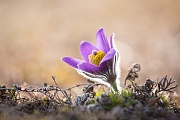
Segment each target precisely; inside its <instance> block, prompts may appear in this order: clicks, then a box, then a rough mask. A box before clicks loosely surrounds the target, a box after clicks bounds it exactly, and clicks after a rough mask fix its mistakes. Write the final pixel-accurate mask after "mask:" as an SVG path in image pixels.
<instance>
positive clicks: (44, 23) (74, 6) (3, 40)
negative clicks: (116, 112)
mask: <svg viewBox="0 0 180 120" xmlns="http://www.w3.org/2000/svg"><path fill="white" fill-rule="evenodd" d="M100 27H104V29H105V32H106V34H107V36H108V38H109V37H110V35H111V33H113V32H114V33H115V35H116V36H115V39H116V43H117V47H118V49H119V52H120V54H121V71H122V76H121V83H122V85H123V84H124V79H125V77H126V75H127V73H128V68H129V67H131V66H132V64H133V63H135V62H138V63H140V64H141V67H142V69H141V72H140V74H139V79H138V81H137V82H138V84H141V83H142V82H143V81H145V80H146V78H150V79H153V80H157V79H158V78H159V79H161V78H162V77H163V76H165V75H168V77H170V76H172V77H173V79H175V80H177V82H179V83H180V63H179V61H180V1H179V0H166V1H164V0H112V1H110V0H96V1H95V0H89V1H82V0H76V1H72V0H71V1H70V0H66V1H65V0H53V1H49V0H33V1H32V0H23V1H21V0H11V1H9V0H0V84H6V85H10V86H11V85H12V84H14V83H18V84H23V83H24V82H26V83H27V84H33V85H37V86H41V85H42V84H43V83H44V82H47V83H48V84H54V82H53V80H52V79H51V76H56V80H57V83H58V85H59V86H61V87H63V88H66V87H69V86H70V85H74V84H78V83H82V82H83V83H84V82H86V80H85V78H83V77H81V76H80V75H79V74H77V73H76V71H75V70H74V69H72V68H71V67H70V66H68V65H67V64H66V63H64V62H62V61H61V57H63V56H72V57H75V58H79V59H81V55H80V53H79V44H80V42H81V41H82V40H87V41H90V42H93V43H94V44H95V42H96V38H95V37H96V32H97V31H98V29H99V28H100ZM176 90H178V91H180V87H178V88H177V89H176Z"/></svg>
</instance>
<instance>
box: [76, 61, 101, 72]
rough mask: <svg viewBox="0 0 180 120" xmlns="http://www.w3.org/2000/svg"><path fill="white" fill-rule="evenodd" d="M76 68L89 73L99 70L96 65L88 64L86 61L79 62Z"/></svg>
mask: <svg viewBox="0 0 180 120" xmlns="http://www.w3.org/2000/svg"><path fill="white" fill-rule="evenodd" d="M78 68H79V69H80V70H83V71H85V72H89V73H92V74H97V73H98V71H100V68H99V67H98V66H95V65H93V64H90V63H88V62H83V63H81V64H79V65H78Z"/></svg>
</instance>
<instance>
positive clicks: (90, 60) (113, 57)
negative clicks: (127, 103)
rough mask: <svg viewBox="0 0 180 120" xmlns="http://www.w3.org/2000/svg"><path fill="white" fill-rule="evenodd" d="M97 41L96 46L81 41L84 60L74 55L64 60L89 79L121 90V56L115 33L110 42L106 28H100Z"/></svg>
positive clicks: (115, 89)
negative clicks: (115, 41) (117, 47)
mask: <svg viewBox="0 0 180 120" xmlns="http://www.w3.org/2000/svg"><path fill="white" fill-rule="evenodd" d="M96 42H97V45H96V46H95V45H93V44H92V43H90V42H86V41H83V42H81V44H80V53H81V55H82V57H83V59H84V61H83V60H79V59H75V58H72V57H63V58H62V60H63V61H64V62H66V63H67V64H69V65H70V66H72V67H73V68H75V69H76V70H77V72H78V73H79V74H81V75H82V76H84V77H86V78H87V79H90V80H92V81H96V82H99V83H102V84H105V85H107V86H108V87H110V88H112V90H114V91H121V87H120V80H119V77H120V56H119V54H118V52H117V49H116V46H115V44H114V34H112V35H111V37H110V42H108V39H107V37H106V35H105V33H104V29H103V28H100V29H99V30H98V32H97V34H96Z"/></svg>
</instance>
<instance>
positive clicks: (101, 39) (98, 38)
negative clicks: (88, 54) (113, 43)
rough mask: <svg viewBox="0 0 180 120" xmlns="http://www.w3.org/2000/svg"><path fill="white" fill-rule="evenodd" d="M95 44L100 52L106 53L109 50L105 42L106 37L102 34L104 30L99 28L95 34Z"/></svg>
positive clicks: (106, 41)
mask: <svg viewBox="0 0 180 120" xmlns="http://www.w3.org/2000/svg"><path fill="white" fill-rule="evenodd" d="M96 42H97V48H99V49H100V50H102V51H103V52H105V53H107V52H108V51H109V50H110V48H109V43H108V40H107V37H106V35H105V33H104V29H103V28H101V29H100V30H99V31H98V32H97V34H96Z"/></svg>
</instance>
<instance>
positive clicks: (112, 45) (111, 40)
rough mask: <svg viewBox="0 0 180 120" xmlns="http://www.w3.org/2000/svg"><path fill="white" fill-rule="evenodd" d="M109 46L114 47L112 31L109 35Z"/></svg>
mask: <svg viewBox="0 0 180 120" xmlns="http://www.w3.org/2000/svg"><path fill="white" fill-rule="evenodd" d="M110 48H114V33H113V34H111V37H110Z"/></svg>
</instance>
